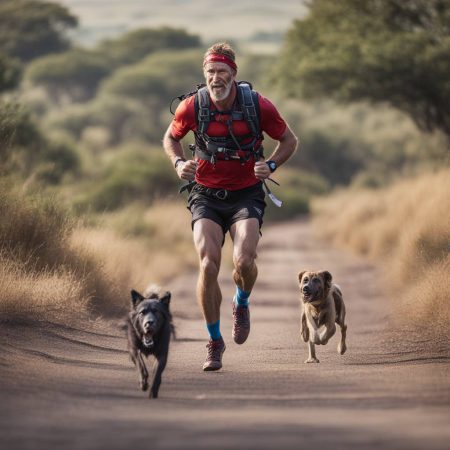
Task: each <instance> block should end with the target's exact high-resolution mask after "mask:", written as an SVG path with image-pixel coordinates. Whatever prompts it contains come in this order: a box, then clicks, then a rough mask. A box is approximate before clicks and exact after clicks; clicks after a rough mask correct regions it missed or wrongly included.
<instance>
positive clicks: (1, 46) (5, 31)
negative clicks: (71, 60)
mask: <svg viewBox="0 0 450 450" xmlns="http://www.w3.org/2000/svg"><path fill="white" fill-rule="evenodd" d="M76 25H77V19H76V17H75V16H73V15H72V14H71V13H70V12H69V11H68V9H67V8H65V7H64V6H61V5H58V4H57V3H53V2H45V1H34V0H1V1H0V52H3V53H5V54H6V55H9V56H10V57H13V58H18V59H19V60H21V61H23V62H28V61H31V60H32V59H34V58H37V57H39V56H42V55H46V54H48V53H57V52H61V51H64V50H67V49H68V48H69V46H70V44H69V41H68V40H67V38H66V36H65V32H66V30H68V29H70V28H73V27H75V26H76Z"/></svg>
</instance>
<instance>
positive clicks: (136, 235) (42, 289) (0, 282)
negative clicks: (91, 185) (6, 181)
mask: <svg viewBox="0 0 450 450" xmlns="http://www.w3.org/2000/svg"><path fill="white" fill-rule="evenodd" d="M182 209H183V208H181V207H180V205H171V204H157V205H156V206H155V207H154V208H152V209H150V210H147V211H141V210H138V209H135V210H134V211H130V210H128V211H124V212H123V213H121V215H117V216H116V217H109V218H108V220H109V223H110V225H109V226H108V228H106V226H105V225H104V226H103V227H96V228H86V227H83V226H75V224H74V221H73V220H71V219H70V218H69V216H68V214H67V213H66V212H65V211H64V210H62V209H61V208H60V207H59V206H58V204H57V202H56V201H55V200H52V199H45V198H43V197H30V196H27V195H24V194H23V193H19V192H15V191H13V190H11V189H10V188H8V187H6V185H1V186H0V217H1V222H0V231H1V234H0V289H1V292H2V295H1V297H0V314H1V315H2V317H3V318H4V319H8V320H17V319H23V318H26V319H27V320H31V321H33V320H56V321H60V322H71V321H76V320H79V318H80V317H81V316H83V317H87V316H88V315H90V317H93V316H96V315H99V314H101V315H109V316H118V315H122V314H123V313H124V312H125V311H126V309H127V308H128V304H129V295H130V293H129V292H130V289H131V288H132V287H134V288H137V289H144V288H145V287H146V286H147V285H148V284H149V283H165V282H167V281H168V280H169V279H170V278H172V277H174V276H176V275H177V274H178V273H181V272H183V271H185V270H187V269H189V268H191V267H192V266H193V265H196V257H195V252H194V251H193V247H192V237H191V233H190V226H189V215H188V214H187V212H186V213H185V215H184V216H182V215H181V214H182V213H181V212H179V211H182ZM132 213H134V214H132ZM183 213H184V211H183ZM185 221H187V223H184V222H185ZM114 228H116V229H118V230H119V231H116V230H115V229H114Z"/></svg>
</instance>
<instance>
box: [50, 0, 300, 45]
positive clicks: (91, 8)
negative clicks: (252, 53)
mask: <svg viewBox="0 0 450 450" xmlns="http://www.w3.org/2000/svg"><path fill="white" fill-rule="evenodd" d="M51 1H55V2H56V3H61V4H63V5H65V6H67V7H68V8H70V10H71V11H72V12H73V13H75V14H76V15H77V16H78V17H79V19H80V26H79V28H78V29H77V30H76V32H75V33H74V39H75V40H76V41H78V42H80V43H81V44H83V45H93V44H95V43H96V42H98V41H99V40H101V39H103V38H107V37H115V36H118V35H119V34H121V33H123V32H126V31H129V30H131V29H134V28H140V27H158V26H161V25H168V26H171V27H180V28H185V29H186V30H187V31H189V32H191V33H195V34H198V35H200V36H201V37H202V39H203V40H204V41H205V42H209V41H211V40H215V39H220V38H228V39H234V40H235V41H248V45H252V46H261V47H263V46H267V47H269V48H274V47H276V46H277V44H279V42H280V41H281V37H282V35H283V34H284V33H285V31H286V30H287V29H288V27H289V26H290V24H291V22H292V20H294V19H295V18H298V17H302V16H303V15H304V14H305V13H306V7H305V6H304V3H305V1H304V0H278V1H277V2H273V1H272V0H259V1H258V2H255V1H253V0H228V1H226V2H221V3H219V4H217V3H216V4H215V3H214V2H211V1H208V0H127V1H123V0H89V1H86V0H51ZM255 5H257V7H255ZM267 36H270V38H271V39H267ZM277 38H278V43H277Z"/></svg>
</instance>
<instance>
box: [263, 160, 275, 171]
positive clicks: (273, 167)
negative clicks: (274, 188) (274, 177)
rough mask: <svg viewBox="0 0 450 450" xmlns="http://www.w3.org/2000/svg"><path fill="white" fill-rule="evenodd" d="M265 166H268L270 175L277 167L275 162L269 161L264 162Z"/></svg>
mask: <svg viewBox="0 0 450 450" xmlns="http://www.w3.org/2000/svg"><path fill="white" fill-rule="evenodd" d="M266 164H267V165H268V166H269V169H270V171H271V172H272V173H274V172H275V170H277V167H278V166H277V163H276V162H275V161H272V160H269V161H266Z"/></svg>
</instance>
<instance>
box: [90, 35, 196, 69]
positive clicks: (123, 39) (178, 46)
mask: <svg viewBox="0 0 450 450" xmlns="http://www.w3.org/2000/svg"><path fill="white" fill-rule="evenodd" d="M200 44H201V42H200V38H199V37H198V36H197V35H192V34H189V33H188V32H186V31H185V30H182V29H177V28H170V27H161V28H154V29H151V28H140V29H138V30H133V31H130V32H129V33H126V34H124V35H123V36H120V37H119V38H116V39H108V40H106V41H103V42H102V43H101V44H100V45H99V46H98V50H99V51H100V52H101V53H103V54H104V55H106V56H107V57H108V58H109V59H110V60H111V62H112V64H114V65H115V66H122V65H128V64H134V63H136V62H138V61H140V60H142V59H143V58H144V57H146V56H148V55H149V54H150V53H153V52H156V51H161V50H165V49H172V50H182V49H188V48H196V47H200Z"/></svg>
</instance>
